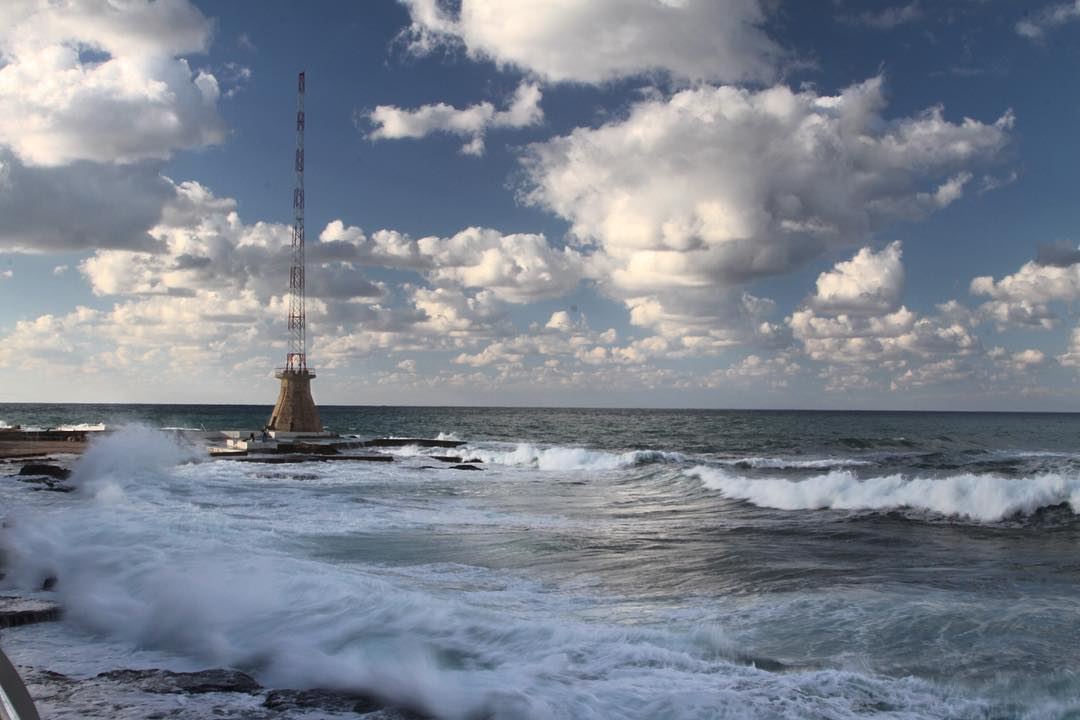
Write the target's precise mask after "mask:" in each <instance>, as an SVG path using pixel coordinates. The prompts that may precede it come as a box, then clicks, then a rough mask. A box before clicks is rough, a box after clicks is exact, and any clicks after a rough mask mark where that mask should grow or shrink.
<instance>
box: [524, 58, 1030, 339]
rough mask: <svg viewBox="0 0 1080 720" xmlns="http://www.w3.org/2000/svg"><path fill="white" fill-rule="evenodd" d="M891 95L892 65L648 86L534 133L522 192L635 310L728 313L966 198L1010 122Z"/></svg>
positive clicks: (719, 318) (720, 317)
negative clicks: (625, 100) (633, 98)
mask: <svg viewBox="0 0 1080 720" xmlns="http://www.w3.org/2000/svg"><path fill="white" fill-rule="evenodd" d="M884 104H885V101H884V94H883V88H882V80H881V78H873V79H871V80H868V81H866V82H864V83H861V84H858V85H854V86H852V87H849V88H847V89H845V90H844V91H842V92H841V93H840V94H838V95H835V96H827V95H818V94H817V93H815V92H813V91H809V90H808V91H803V92H794V91H792V90H790V89H789V88H787V87H783V86H777V87H772V88H768V89H765V90H760V91H753V90H746V89H740V88H735V87H727V86H725V87H710V86H701V87H697V88H694V89H690V90H684V91H681V92H677V93H675V94H674V95H672V96H671V97H670V98H650V99H647V100H645V101H642V102H640V103H638V104H637V105H635V106H634V107H633V108H631V109H630V111H629V113H628V115H627V116H626V117H624V118H621V119H617V120H614V121H612V122H609V123H606V124H604V125H601V126H600V127H596V128H578V129H576V130H574V131H573V132H571V133H570V134H568V135H565V136H562V137H556V138H553V139H551V140H549V141H546V142H542V143H536V144H533V145H531V146H530V147H529V148H528V150H527V152H526V154H525V156H524V158H523V167H524V171H525V181H524V185H523V188H522V191H521V195H522V198H523V199H524V200H525V201H526V202H527V203H530V204H533V205H537V206H540V207H544V208H547V209H549V210H551V211H553V212H555V213H556V214H558V215H559V216H561V217H563V218H565V219H567V220H568V221H569V222H570V223H571V231H572V235H573V236H574V237H575V238H576V239H577V240H578V241H579V242H581V243H583V244H590V245H596V246H597V247H598V250H599V252H597V253H596V257H595V258H594V263H595V266H596V267H602V268H603V270H604V277H605V279H604V283H603V288H604V289H605V291H607V292H608V293H609V294H611V295H613V296H615V297H618V298H621V299H624V300H625V301H626V302H627V304H628V305H629V306H630V307H631V311H632V316H635V315H636V317H637V318H638V320H636V321H635V322H636V323H637V324H643V322H638V321H644V320H645V317H646V316H647V315H648V316H651V317H653V318H655V319H656V321H657V322H662V321H663V320H664V319H665V318H666V317H670V316H671V315H672V314H686V315H696V317H697V318H698V319H699V321H705V322H709V316H710V313H711V314H712V319H711V322H712V325H713V326H714V327H722V326H723V324H724V323H725V322H726V321H727V320H728V319H730V317H731V315H732V311H731V306H730V301H731V300H733V299H737V298H738V296H739V295H738V293H737V292H736V293H733V292H731V289H732V288H735V287H737V286H740V285H741V284H745V283H748V282H750V281H753V280H755V279H758V278H762V277H766V276H770V275H779V274H783V273H787V272H790V271H791V270H793V269H794V268H797V267H799V266H800V265H802V264H804V263H805V262H807V261H808V260H809V259H811V258H814V257H816V256H818V255H820V254H821V253H822V252H824V251H825V250H827V249H830V248H835V247H845V246H848V245H850V244H853V243H855V242H859V241H861V240H863V239H864V238H865V237H866V236H867V235H868V234H869V233H872V232H873V231H874V230H876V229H878V228H880V227H882V226H883V225H884V224H885V223H887V222H889V221H891V220H895V219H897V218H918V217H921V216H924V215H925V214H927V213H930V212H933V211H934V210H936V209H939V208H941V207H943V206H944V205H947V204H948V203H950V202H952V201H955V200H956V199H957V198H959V197H960V195H961V194H962V188H963V185H964V183H966V182H967V181H968V180H969V179H970V177H971V170H970V168H972V167H975V166H978V165H981V164H986V163H991V162H993V161H995V160H996V158H997V157H998V155H999V153H1000V151H1001V150H1002V148H1003V147H1005V145H1006V144H1007V143H1008V141H1009V129H1010V128H1011V127H1012V124H1013V118H1012V114H1011V113H1009V112H1006V113H1005V114H1003V115H1002V116H1001V117H1000V118H998V119H997V120H996V121H994V122H991V123H983V122H979V121H977V120H973V119H964V120H962V121H960V122H950V121H949V120H946V119H945V115H944V111H943V109H942V108H940V107H934V108H931V109H929V110H927V111H925V112H923V113H921V114H918V115H916V116H913V117H905V118H900V119H897V120H887V119H886V118H885V117H883V114H882V111H883V109H884ZM897 252H898V250H897ZM691 306H692V307H691ZM710 308H711V310H710ZM683 309H686V310H690V312H688V313H684V312H683Z"/></svg>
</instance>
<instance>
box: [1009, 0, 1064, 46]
mask: <svg viewBox="0 0 1080 720" xmlns="http://www.w3.org/2000/svg"><path fill="white" fill-rule="evenodd" d="M1078 19H1080V0H1072V1H1071V2H1064V3H1057V4H1055V5H1049V6H1047V7H1044V8H1043V9H1042V10H1039V11H1038V12H1035V13H1033V14H1031V15H1030V16H1028V17H1026V18H1024V19H1023V20H1021V21H1019V22H1018V23H1016V32H1017V34H1019V35H1021V36H1023V37H1026V38H1028V39H1029V40H1041V39H1042V38H1043V37H1044V36H1045V35H1046V33H1047V32H1048V31H1050V30H1053V29H1054V28H1056V27H1058V26H1060V25H1064V24H1065V23H1069V22H1073V21H1075V20H1078Z"/></svg>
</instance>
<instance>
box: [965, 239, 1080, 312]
mask: <svg viewBox="0 0 1080 720" xmlns="http://www.w3.org/2000/svg"><path fill="white" fill-rule="evenodd" d="M1040 258H1041V259H1042V260H1043V261H1045V262H1046V263H1055V264H1044V262H1040V261H1039V260H1033V261H1029V262H1027V263H1024V264H1023V265H1022V266H1021V267H1020V269H1019V270H1017V271H1016V272H1015V273H1013V274H1011V275H1006V276H1004V277H1003V278H1001V279H1000V280H994V278H992V277H990V276H981V277H977V278H974V279H973V280H972V281H971V288H970V289H971V293H972V294H973V295H985V296H988V297H989V298H990V300H989V301H988V302H986V303H984V304H983V306H982V308H981V310H982V312H983V314H984V315H985V316H986V317H987V318H988V319H991V320H993V321H994V322H996V323H998V324H999V325H1002V326H1004V325H1010V324H1017V325H1038V326H1041V327H1044V328H1047V329H1049V328H1052V327H1053V326H1054V320H1055V317H1056V316H1055V314H1054V313H1053V312H1052V311H1051V310H1050V308H1049V307H1048V303H1051V302H1054V301H1065V302H1072V301H1074V300H1077V299H1080V262H1072V263H1068V264H1065V261H1067V260H1069V259H1071V258H1070V256H1069V252H1068V249H1067V247H1064V246H1060V245H1058V246H1052V247H1051V248H1046V247H1043V248H1040Z"/></svg>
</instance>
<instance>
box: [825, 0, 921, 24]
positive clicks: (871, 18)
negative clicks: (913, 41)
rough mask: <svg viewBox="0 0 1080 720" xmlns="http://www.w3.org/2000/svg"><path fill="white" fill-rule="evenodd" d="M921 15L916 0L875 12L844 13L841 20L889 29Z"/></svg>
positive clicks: (912, 20) (917, 18)
mask: <svg viewBox="0 0 1080 720" xmlns="http://www.w3.org/2000/svg"><path fill="white" fill-rule="evenodd" d="M922 16H923V11H922V8H921V7H920V6H919V3H918V0H914V2H910V3H908V4H907V5H894V6H892V7H887V8H884V9H882V10H878V11H876V12H874V11H872V10H867V11H865V12H861V13H859V14H857V15H844V16H841V18H840V19H841V20H843V21H844V22H847V23H851V24H853V25H864V26H866V27H871V28H874V29H876V30H891V29H892V28H894V27H896V26H898V25H904V24H906V23H910V22H915V21H916V20H919V19H920V18H922Z"/></svg>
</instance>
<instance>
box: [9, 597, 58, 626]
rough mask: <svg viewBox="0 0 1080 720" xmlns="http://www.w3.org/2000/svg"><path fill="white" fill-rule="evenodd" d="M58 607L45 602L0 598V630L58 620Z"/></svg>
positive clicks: (18, 598) (52, 603)
mask: <svg viewBox="0 0 1080 720" xmlns="http://www.w3.org/2000/svg"><path fill="white" fill-rule="evenodd" d="M60 614H61V609H60V606H59V605H57V604H56V603H54V602H48V601H46V600H28V599H26V598H20V597H0V628H10V627H17V626H19V625H30V624H33V623H39V622H50V621H52V620H59V619H60Z"/></svg>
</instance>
